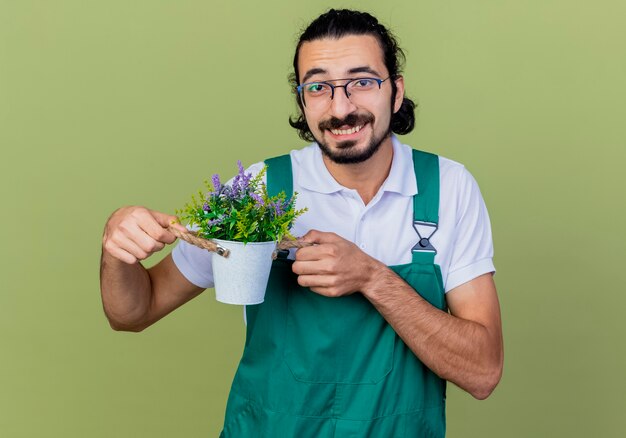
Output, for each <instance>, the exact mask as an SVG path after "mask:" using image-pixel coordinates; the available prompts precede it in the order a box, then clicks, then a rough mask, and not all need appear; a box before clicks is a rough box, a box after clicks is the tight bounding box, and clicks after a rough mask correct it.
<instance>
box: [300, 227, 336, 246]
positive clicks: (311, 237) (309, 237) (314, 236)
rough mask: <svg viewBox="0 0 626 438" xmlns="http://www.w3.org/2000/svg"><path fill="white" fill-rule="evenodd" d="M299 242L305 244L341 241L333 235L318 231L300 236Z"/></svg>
mask: <svg viewBox="0 0 626 438" xmlns="http://www.w3.org/2000/svg"><path fill="white" fill-rule="evenodd" d="M299 240H302V241H304V242H307V243H331V242H336V241H337V240H341V237H339V236H338V235H337V234H335V233H327V232H324V231H318V230H309V232H307V233H306V234H305V235H304V236H302V237H301V238H300V239H299Z"/></svg>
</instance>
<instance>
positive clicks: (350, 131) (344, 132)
mask: <svg viewBox="0 0 626 438" xmlns="http://www.w3.org/2000/svg"><path fill="white" fill-rule="evenodd" d="M363 126H365V125H359V126H355V127H354V128H351V129H329V131H330V132H332V133H333V134H334V135H350V134H354V133H357V132H359V131H360V130H361V129H362V128H363Z"/></svg>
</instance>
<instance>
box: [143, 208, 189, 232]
mask: <svg viewBox="0 0 626 438" xmlns="http://www.w3.org/2000/svg"><path fill="white" fill-rule="evenodd" d="M150 213H151V214H152V216H153V217H154V219H156V221H157V222H158V223H159V225H161V226H162V227H163V228H167V227H169V226H170V225H171V226H172V227H174V228H176V229H178V230H179V231H182V232H184V233H186V232H187V231H189V230H187V228H185V227H184V226H183V225H181V223H180V222H179V220H178V218H177V217H176V216H172V215H171V214H165V213H161V212H160V211H154V210H150Z"/></svg>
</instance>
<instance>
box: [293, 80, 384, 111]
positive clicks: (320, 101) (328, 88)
mask: <svg viewBox="0 0 626 438" xmlns="http://www.w3.org/2000/svg"><path fill="white" fill-rule="evenodd" d="M390 78H391V76H389V77H387V78H385V79H378V78H355V79H332V80H330V81H318V82H307V83H305V84H301V85H298V86H297V87H296V90H298V96H300V101H301V102H302V105H303V106H305V107H307V108H309V109H323V108H326V107H327V106H328V105H330V101H331V100H333V98H334V97H335V88H343V91H344V92H345V93H346V97H347V98H348V99H350V101H351V102H352V103H356V104H359V103H367V102H370V101H371V100H372V98H375V97H376V94H377V93H378V90H380V88H381V86H382V84H383V82H385V81H386V80H387V79H390ZM337 81H347V82H346V83H345V84H343V85H333V84H331V82H337Z"/></svg>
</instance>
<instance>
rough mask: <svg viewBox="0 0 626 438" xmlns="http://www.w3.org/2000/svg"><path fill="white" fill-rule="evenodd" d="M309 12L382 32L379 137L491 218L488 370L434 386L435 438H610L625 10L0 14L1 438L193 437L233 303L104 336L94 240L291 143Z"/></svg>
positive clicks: (618, 373) (218, 413)
mask: <svg viewBox="0 0 626 438" xmlns="http://www.w3.org/2000/svg"><path fill="white" fill-rule="evenodd" d="M330 6H347V7H358V8H363V9H366V10H369V11H371V12H373V13H375V14H376V15H377V16H378V17H379V18H380V19H381V20H382V21H383V22H384V23H386V24H388V25H390V26H391V27H392V28H393V29H394V30H395V32H396V34H397V35H398V36H399V38H400V41H401V44H402V46H403V47H404V48H405V50H406V53H407V58H408V61H407V65H406V70H405V72H406V75H405V76H406V83H407V85H408V93H409V95H410V96H412V97H414V98H415V99H416V100H417V101H418V102H419V115H418V123H417V127H416V130H415V132H413V133H412V134H410V135H408V136H405V137H403V141H404V142H405V143H408V144H410V145H412V146H414V147H417V148H421V149H426V150H430V151H433V152H435V153H438V154H440V155H443V156H446V157H449V158H452V159H454V160H456V161H460V162H462V163H464V164H465V165H466V167H467V168H468V169H469V170H470V171H471V172H472V173H473V175H474V176H475V177H476V179H477V180H478V182H479V184H480V187H481V189H482V193H483V196H484V198H485V200H486V203H487V206H488V208H489V212H490V215H491V221H492V226H493V233H494V244H495V251H496V256H495V264H496V267H497V269H498V273H497V275H496V277H495V279H496V283H497V286H498V291H499V295H500V300H501V305H502V314H503V319H504V335H505V352H506V361H505V372H504V377H503V379H502V382H501V383H500V385H499V387H498V388H497V389H496V391H495V392H494V394H493V395H492V396H491V397H490V398H489V399H487V400H485V401H482V402H481V401H476V400H474V399H472V397H471V396H469V395H468V394H466V393H464V392H462V391H461V390H459V389H456V388H451V389H450V391H449V399H448V418H449V423H448V429H449V434H448V436H450V437H544V436H545V437H556V436H558V437H588V436H597V437H621V436H626V416H625V415H624V411H625V409H626V378H625V376H624V374H625V372H624V371H625V370H626V351H625V336H624V335H625V329H624V323H623V322H622V320H621V318H620V317H621V316H622V313H623V312H624V308H625V305H626V298H625V296H624V284H625V281H624V280H625V272H626V269H624V267H623V265H624V263H625V262H626V251H625V246H626V245H625V243H626V239H625V237H626V236H625V234H626V232H625V231H624V215H625V213H626V203H625V202H624V195H623V189H624V187H626V176H625V173H626V172H625V171H624V164H625V161H626V160H625V158H626V127H625V126H626V123H625V122H624V119H625V116H626V111H625V110H624V105H625V103H626V85H625V78H626V55H625V54H626V48H625V45H626V26H624V16H625V14H626V4H625V3H623V2H618V1H608V0H600V1H596V2H572V1H566V0H558V1H557V0H544V1H516V2H512V1H488V0H480V1H472V2H470V1H441V0H440V1H401V2H380V1H369V0H368V1H347V2H346V1H338V2H322V1H320V2H308V3H296V2H288V1H282V2H279V1H272V2H252V1H250V2H242V1H231V2H228V3H227V2H217V1H213V2H209V1H191V0H178V1H169V2H166V1H156V0H153V1H147V0H144V1H120V0H114V1H112V0H108V1H78V0H74V1H70V0H67V1H43V0H42V1H34V0H19V1H18V0H14V1H10V0H0V148H1V149H0V150H1V151H2V154H1V156H0V175H1V176H0V178H2V179H1V181H0V190H1V191H0V194H1V199H2V217H3V220H2V227H1V228H0V245H1V250H0V254H1V259H0V269H1V272H0V279H1V280H0V282H1V290H0V329H1V338H0V346H1V350H0V351H1V356H0V435H1V436H3V437H4V436H6V437H66V438H67V437H206V436H217V434H218V432H219V430H220V426H221V421H222V419H223V412H224V406H225V402H226V397H227V394H228V388H229V385H230V381H231V379H232V376H233V373H234V371H235V367H236V364H237V361H238V359H239V356H240V354H241V348H242V345H243V334H244V325H243V320H242V312H241V308H239V307H235V306H227V305H222V304H218V303H217V302H216V301H215V300H214V298H213V297H212V291H211V290H208V291H207V292H205V293H204V294H202V295H201V296H199V297H198V298H196V299H195V300H192V301H191V302H189V303H188V304H186V305H185V306H183V307H182V308H180V309H178V310H177V311H175V312H174V313H172V314H171V315H169V316H168V317H166V318H165V319H163V320H161V321H160V322H159V323H158V324H156V325H155V326H153V327H151V328H149V329H147V330H146V331H144V332H142V333H139V334H136V333H122V332H115V331H113V330H111V329H110V328H109V325H108V323H107V321H106V319H105V317H104V314H103V311H102V305H101V301H100V293H99V286H98V266H99V256H100V239H101V234H102V228H103V225H104V223H105V221H106V219H107V217H108V215H109V214H110V213H111V212H112V211H113V210H114V209H116V208H117V207H119V206H123V205H128V204H142V205H146V206H149V207H151V208H153V209H157V210H160V211H165V212H173V211H174V209H176V208H179V207H181V206H182V205H183V204H184V203H185V202H186V201H187V200H188V198H189V196H190V195H191V194H192V193H194V192H195V191H196V190H197V189H199V188H201V186H202V181H203V180H204V179H205V178H207V177H209V176H210V175H211V174H212V173H213V172H220V173H221V174H222V175H224V176H230V174H232V173H233V172H234V170H235V162H236V160H237V159H241V160H242V161H243V162H244V164H245V165H249V164H251V163H253V162H256V161H259V160H261V159H263V158H265V157H267V156H270V155H275V154H279V153H284V152H287V151H289V150H290V149H292V148H296V147H299V146H301V145H302V144H303V143H302V142H301V141H300V140H299V139H298V138H297V137H296V135H295V131H293V130H292V129H291V128H290V127H289V126H288V125H287V117H288V115H289V114H291V113H292V111H293V110H294V104H293V101H292V96H291V94H290V91H289V88H288V85H287V81H286V77H287V74H288V73H289V71H290V70H289V67H290V61H291V57H292V52H293V47H294V43H295V40H296V37H297V31H298V30H299V29H300V28H302V27H303V26H304V25H305V24H306V23H307V22H308V21H309V20H310V19H311V18H313V17H314V16H316V15H317V14H318V13H320V12H322V11H323V10H325V9H326V8H327V7H330ZM162 256H163V254H161V255H159V256H155V257H154V258H153V259H150V260H148V265H152V264H153V263H155V262H156V261H157V260H158V259H160V258H161V257H162ZM450 386H451V387H452V385H450Z"/></svg>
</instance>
